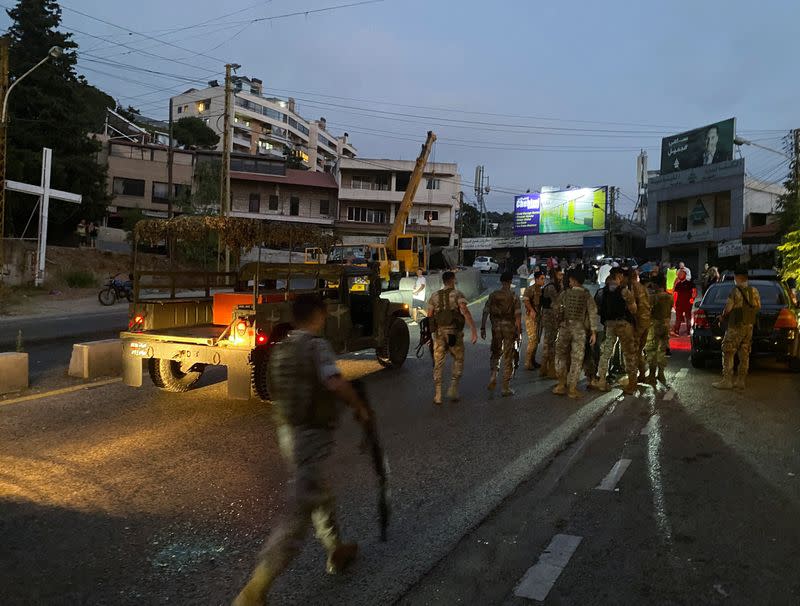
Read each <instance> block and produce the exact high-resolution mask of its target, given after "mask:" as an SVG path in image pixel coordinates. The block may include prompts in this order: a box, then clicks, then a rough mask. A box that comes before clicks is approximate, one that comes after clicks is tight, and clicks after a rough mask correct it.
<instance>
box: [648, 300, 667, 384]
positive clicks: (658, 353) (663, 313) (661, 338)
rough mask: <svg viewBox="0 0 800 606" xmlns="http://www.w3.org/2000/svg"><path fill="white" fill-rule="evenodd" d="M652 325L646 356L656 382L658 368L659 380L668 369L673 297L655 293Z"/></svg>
mask: <svg viewBox="0 0 800 606" xmlns="http://www.w3.org/2000/svg"><path fill="white" fill-rule="evenodd" d="M651 307H652V310H651V317H652V320H651V324H650V330H649V331H648V332H647V344H646V345H645V355H646V356H647V363H648V365H649V366H650V380H651V382H654V381H655V371H656V368H658V370H659V378H661V377H663V374H664V369H665V368H666V367H667V347H668V346H669V321H670V315H671V314H672V295H670V294H669V293H667V292H659V293H655V294H653V295H652V296H651Z"/></svg>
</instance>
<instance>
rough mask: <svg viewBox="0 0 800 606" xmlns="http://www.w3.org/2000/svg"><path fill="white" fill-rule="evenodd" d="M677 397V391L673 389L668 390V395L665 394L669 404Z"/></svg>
mask: <svg viewBox="0 0 800 606" xmlns="http://www.w3.org/2000/svg"><path fill="white" fill-rule="evenodd" d="M674 397H675V390H674V389H672V388H671V387H670V388H669V389H668V390H667V393H665V394H664V400H666V401H667V402H669V401H670V400H671V399H672V398H674Z"/></svg>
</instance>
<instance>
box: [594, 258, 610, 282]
mask: <svg viewBox="0 0 800 606" xmlns="http://www.w3.org/2000/svg"><path fill="white" fill-rule="evenodd" d="M610 275H611V264H610V263H603V264H602V265H601V266H600V269H599V270H598V271H597V283H598V284H600V285H602V286H605V283H606V279H607V278H608V276H610Z"/></svg>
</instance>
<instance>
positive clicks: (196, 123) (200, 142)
mask: <svg viewBox="0 0 800 606" xmlns="http://www.w3.org/2000/svg"><path fill="white" fill-rule="evenodd" d="M172 133H173V136H174V137H175V140H176V141H177V142H178V143H179V144H180V145H183V146H184V147H194V148H199V149H212V148H213V147H215V146H216V145H217V143H219V135H217V133H215V132H214V131H213V130H211V129H210V128H209V127H208V125H207V124H206V123H205V122H203V120H202V118H198V117H196V116H188V117H186V118H181V119H180V120H178V121H177V122H175V123H174V124H173V126H172Z"/></svg>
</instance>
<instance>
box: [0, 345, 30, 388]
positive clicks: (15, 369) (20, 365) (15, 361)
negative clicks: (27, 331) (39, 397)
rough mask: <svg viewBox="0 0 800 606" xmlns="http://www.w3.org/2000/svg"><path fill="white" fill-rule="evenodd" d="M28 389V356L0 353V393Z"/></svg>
mask: <svg viewBox="0 0 800 606" xmlns="http://www.w3.org/2000/svg"><path fill="white" fill-rule="evenodd" d="M27 388H28V354H26V353H17V352H15V351H8V352H3V353H0V393H10V392H12V391H19V390H21V389H27Z"/></svg>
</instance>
